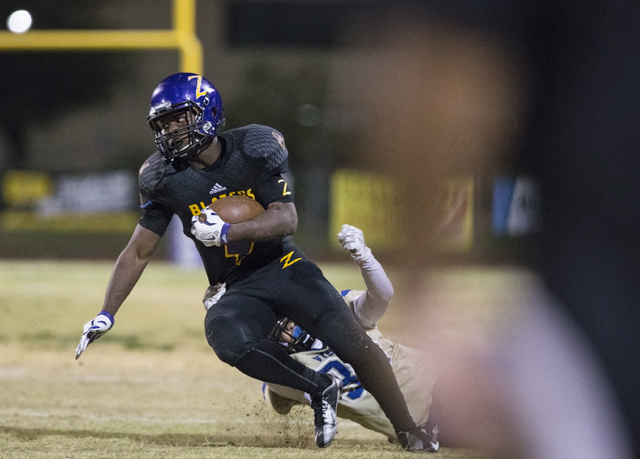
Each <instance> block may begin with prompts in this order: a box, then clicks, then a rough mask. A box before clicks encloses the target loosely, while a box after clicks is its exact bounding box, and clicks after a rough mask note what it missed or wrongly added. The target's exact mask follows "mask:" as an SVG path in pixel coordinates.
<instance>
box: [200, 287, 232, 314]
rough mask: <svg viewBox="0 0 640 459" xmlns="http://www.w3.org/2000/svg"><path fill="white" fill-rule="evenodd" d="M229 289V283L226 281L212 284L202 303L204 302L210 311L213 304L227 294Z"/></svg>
mask: <svg viewBox="0 0 640 459" xmlns="http://www.w3.org/2000/svg"><path fill="white" fill-rule="evenodd" d="M226 291H227V284H226V283H224V282H218V283H217V284H216V285H211V286H210V287H209V288H207V291H206V293H205V294H204V298H203V299H202V303H203V304H204V308H205V309H206V310H207V311H208V310H209V308H210V307H211V306H213V305H214V304H216V303H217V302H218V300H219V299H220V298H221V297H222V295H224V294H225V292H226Z"/></svg>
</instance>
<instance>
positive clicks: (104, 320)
mask: <svg viewBox="0 0 640 459" xmlns="http://www.w3.org/2000/svg"><path fill="white" fill-rule="evenodd" d="M113 323H114V320H113V316H112V315H111V314H109V313H108V312H106V311H102V312H101V313H100V314H98V315H97V316H96V317H95V318H94V319H92V320H90V321H89V322H87V323H86V324H84V329H83V333H82V338H80V343H79V344H78V347H77V348H76V360H78V357H80V355H81V354H82V353H83V352H84V350H85V349H86V348H87V346H88V345H89V344H91V343H93V342H94V341H95V340H97V339H98V338H100V337H101V336H102V335H104V334H105V333H107V332H108V331H109V330H111V327H113Z"/></svg>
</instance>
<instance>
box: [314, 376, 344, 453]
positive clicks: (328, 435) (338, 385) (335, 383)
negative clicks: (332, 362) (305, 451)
mask: <svg viewBox="0 0 640 459" xmlns="http://www.w3.org/2000/svg"><path fill="white" fill-rule="evenodd" d="M327 376H329V377H330V378H331V384H330V385H329V387H327V388H326V389H325V390H324V391H323V392H322V394H320V395H318V396H315V397H313V398H312V399H311V407H312V408H313V421H314V424H315V433H316V445H318V447H319V448H326V447H327V446H329V444H330V443H331V442H332V441H333V439H334V438H335V436H336V433H338V416H337V415H336V412H337V410H338V400H339V399H340V391H341V390H342V381H340V380H339V379H338V378H336V377H334V376H331V375H327Z"/></svg>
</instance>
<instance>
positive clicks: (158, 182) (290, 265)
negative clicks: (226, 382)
mask: <svg viewBox="0 0 640 459" xmlns="http://www.w3.org/2000/svg"><path fill="white" fill-rule="evenodd" d="M148 121H149V124H150V126H151V129H152V131H153V133H154V135H155V143H156V145H157V147H158V151H156V152H155V153H154V154H153V155H151V157H149V159H147V161H145V163H144V164H143V165H142V167H141V168H140V174H139V186H140V195H141V198H142V218H141V219H140V222H139V224H138V225H137V227H136V228H135V231H134V232H133V236H132V238H131V240H130V242H129V243H128V245H127V246H126V247H125V249H124V250H123V252H122V253H121V254H120V256H119V257H118V260H117V261H116V263H115V267H114V270H113V273H112V275H111V279H110V281H109V284H108V286H107V291H106V295H105V300H104V304H103V307H102V311H101V312H100V313H99V314H98V315H97V316H96V317H95V318H94V319H93V320H91V321H89V322H88V323H87V324H85V326H84V333H83V335H82V338H81V340H80V343H79V345H78V348H77V349H76V358H78V357H79V356H80V354H82V352H83V351H84V350H85V349H86V347H87V346H88V344H90V343H91V342H93V341H94V340H95V339H97V338H98V337H100V336H101V335H102V334H104V333H105V332H107V331H108V330H109V329H111V327H112V326H113V323H114V319H113V316H114V315H115V313H116V312H117V311H118V309H119V308H120V306H121V305H122V303H123V302H124V300H125V299H126V298H127V296H128V295H129V293H130V292H131V290H132V289H133V287H134V286H135V284H136V283H137V281H138V279H139V278H140V275H141V274H142V272H143V270H144V269H145V267H146V265H147V263H148V261H149V259H150V257H151V256H152V254H153V252H154V251H155V249H156V248H157V247H158V244H159V242H160V239H161V238H162V236H163V234H164V233H165V231H166V229H167V227H168V225H169V222H170V221H171V219H172V217H173V215H177V216H178V217H179V219H180V221H181V222H182V228H183V232H184V234H185V235H187V236H188V237H190V238H191V239H192V240H193V241H194V243H195V244H196V247H197V249H198V251H199V253H200V256H201V258H202V261H203V263H204V268H205V271H206V274H207V277H208V280H209V284H210V285H211V286H214V287H212V288H214V289H215V290H216V292H217V295H216V300H217V301H216V303H215V305H213V306H212V307H210V308H209V309H208V310H207V315H206V319H205V333H206V337H207V340H208V342H209V345H210V346H211V347H212V348H213V350H214V351H215V353H216V354H217V356H218V357H219V358H220V359H221V360H222V361H224V362H226V363H228V364H229V365H232V366H235V367H236V368H238V369H239V370H240V371H241V372H243V373H245V374H246V375H248V376H251V377H252V378H255V379H257V380H259V381H265V382H268V383H274V384H279V385H283V386H289V387H292V388H296V389H299V390H301V391H303V392H307V393H309V394H311V396H312V405H313V407H314V423H315V437H316V444H317V445H318V446H320V447H325V446H327V445H328V444H329V443H330V442H331V441H332V440H333V438H334V436H335V434H336V427H337V419H336V413H335V411H336V407H337V402H338V396H339V393H340V389H341V382H340V380H339V379H337V378H334V377H331V376H327V375H324V374H321V373H316V372H315V371H313V370H311V369H310V368H307V367H306V366H305V365H303V364H301V363H300V362H297V361H296V360H294V359H292V358H291V357H290V356H289V355H288V354H287V353H286V352H285V351H284V349H282V348H281V347H280V346H279V345H278V344H276V343H275V342H273V341H271V340H269V334H270V332H271V330H272V329H273V327H274V325H275V323H276V321H277V318H278V317H279V316H281V315H285V316H287V317H289V318H291V319H292V320H294V321H295V322H296V323H298V324H300V325H301V326H302V327H304V329H306V330H307V331H309V332H310V333H311V334H312V335H313V336H316V337H318V338H319V339H321V340H322V341H323V342H325V343H327V344H328V345H329V346H330V347H331V348H332V349H333V350H334V351H335V353H336V355H338V356H339V357H340V358H341V359H342V360H343V361H345V362H348V363H350V364H351V365H352V366H353V368H354V369H355V371H356V373H357V374H358V375H359V377H360V380H361V382H362V384H363V386H364V387H365V388H366V389H367V390H368V391H369V392H370V393H371V394H373V395H374V397H375V398H376V400H377V401H378V402H379V404H380V406H381V407H382V408H383V410H384V412H385V414H386V415H387V417H388V418H389V419H390V420H391V422H392V424H393V426H394V429H395V430H396V433H397V436H398V439H399V441H400V444H401V445H402V446H403V447H404V448H405V449H408V450H413V451H429V450H430V449H431V446H430V441H429V440H430V437H429V435H428V434H427V432H426V431H423V430H421V429H419V428H418V427H417V426H416V425H415V423H414V422H413V420H412V419H411V416H410V415H409V411H408V410H407V406H406V403H405V400H404V398H403V395H402V393H401V392H400V389H399V388H398V384H397V382H396V379H395V377H394V375H393V372H392V370H391V366H390V364H389V362H388V360H387V357H386V355H385V354H384V352H382V351H381V350H380V348H379V347H378V346H376V345H374V344H373V342H372V341H371V338H369V336H368V335H367V334H366V333H365V331H364V330H363V329H362V327H360V326H359V325H358V323H357V322H356V320H355V319H354V317H353V314H351V312H350V310H349V309H348V308H347V307H346V305H345V303H344V301H343V300H342V298H341V296H340V294H339V293H338V292H337V291H336V290H335V289H334V288H333V287H332V286H331V284H330V283H329V282H328V281H327V280H326V279H325V278H324V276H323V274H322V272H321V271H320V269H319V268H318V267H317V266H316V265H315V264H313V263H312V262H311V261H309V260H308V259H307V257H306V256H305V255H304V254H303V253H302V252H301V251H300V250H299V249H298V248H297V247H296V246H295V245H294V244H293V242H292V241H291V240H290V238H288V237H287V236H289V235H291V234H293V233H294V232H295V230H296V227H297V223H298V220H297V213H296V208H295V205H294V203H293V196H292V193H291V190H290V189H289V188H288V185H287V182H286V181H285V179H284V178H283V175H282V174H283V173H285V172H286V171H287V167H288V166H287V156H288V152H287V149H286V146H285V142H284V138H283V137H282V135H281V134H280V133H279V132H278V131H276V130H274V129H272V128H270V127H266V126H259V125H250V126H245V127H240V128H237V129H231V130H228V131H226V132H219V129H220V128H221V127H222V125H223V123H224V118H223V105H222V101H221V99H220V96H219V94H218V92H217V90H216V88H215V87H214V86H213V85H212V84H211V83H210V82H209V81H208V80H207V79H205V78H203V77H202V76H201V75H196V74H192V73H178V74H175V75H171V76H169V77H167V78H165V79H164V80H163V81H162V82H161V83H160V84H159V86H158V87H157V88H156V89H155V91H154V92H153V94H152V97H151V109H150V112H149V117H148ZM231 195H244V196H247V197H249V198H251V199H254V200H256V201H257V202H258V203H260V204H261V205H262V206H263V207H264V208H265V212H264V213H262V214H260V215H258V216H256V217H254V218H252V219H250V220H247V221H244V222H240V223H235V224H229V223H226V222H224V221H222V219H221V218H220V217H219V216H218V215H216V214H215V212H213V211H212V210H211V209H209V208H208V207H207V206H208V205H209V204H210V203H211V202H213V201H215V200H217V199H220V198H223V197H226V196H231ZM202 215H204V216H206V220H205V221H200V220H199V219H198V217H201V216H202Z"/></svg>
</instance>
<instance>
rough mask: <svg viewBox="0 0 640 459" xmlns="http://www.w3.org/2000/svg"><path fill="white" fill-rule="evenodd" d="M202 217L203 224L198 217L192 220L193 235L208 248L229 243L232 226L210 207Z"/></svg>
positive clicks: (204, 211)
mask: <svg viewBox="0 0 640 459" xmlns="http://www.w3.org/2000/svg"><path fill="white" fill-rule="evenodd" d="M200 216H204V220H205V221H204V222H201V221H200V219H199V218H198V216H194V217H193V218H192V219H191V234H193V235H194V236H195V237H196V239H197V240H199V241H200V242H202V243H203V244H204V245H206V246H207V247H213V246H215V247H220V246H221V245H222V244H226V243H227V232H228V231H229V227H230V226H231V225H230V224H229V223H227V222H225V221H223V220H222V219H221V218H220V217H219V216H218V214H217V213H215V212H214V211H213V210H211V209H209V208H208V207H207V208H206V209H204V210H203V211H202V214H201V215H200Z"/></svg>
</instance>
